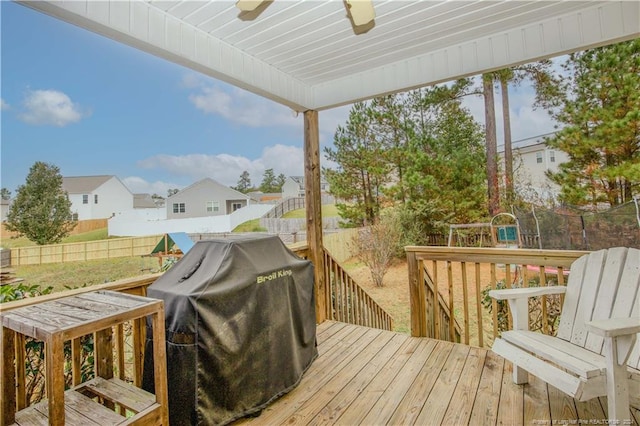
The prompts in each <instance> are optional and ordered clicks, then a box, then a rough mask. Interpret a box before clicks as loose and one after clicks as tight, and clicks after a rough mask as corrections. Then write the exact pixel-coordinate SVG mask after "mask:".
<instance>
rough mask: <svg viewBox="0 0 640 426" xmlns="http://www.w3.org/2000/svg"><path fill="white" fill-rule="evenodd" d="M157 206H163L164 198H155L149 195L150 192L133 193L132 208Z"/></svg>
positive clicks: (153, 207) (152, 207)
mask: <svg viewBox="0 0 640 426" xmlns="http://www.w3.org/2000/svg"><path fill="white" fill-rule="evenodd" d="M158 207H164V200H161V199H158V200H157V204H156V200H154V199H153V198H152V197H151V194H133V208H134V209H155V208H158Z"/></svg>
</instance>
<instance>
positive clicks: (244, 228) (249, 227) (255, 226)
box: [232, 219, 266, 232]
mask: <svg viewBox="0 0 640 426" xmlns="http://www.w3.org/2000/svg"><path fill="white" fill-rule="evenodd" d="M232 232H266V229H265V228H263V227H261V226H260V219H253V220H248V221H246V222H244V223H241V224H240V225H238V226H236V227H235V229H234V230H233V231H232Z"/></svg>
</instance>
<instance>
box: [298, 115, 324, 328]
mask: <svg viewBox="0 0 640 426" xmlns="http://www.w3.org/2000/svg"><path fill="white" fill-rule="evenodd" d="M319 151H320V130H319V127H318V111H313V110H309V111H305V112H304V189H305V209H306V216H307V242H308V244H309V251H310V252H311V261H312V262H313V266H314V275H315V291H316V321H317V322H318V323H321V322H323V321H324V320H326V319H327V317H328V316H329V314H328V299H329V296H330V295H329V291H328V289H327V283H326V282H325V279H324V255H323V244H322V213H321V208H322V206H321V202H320V152H319Z"/></svg>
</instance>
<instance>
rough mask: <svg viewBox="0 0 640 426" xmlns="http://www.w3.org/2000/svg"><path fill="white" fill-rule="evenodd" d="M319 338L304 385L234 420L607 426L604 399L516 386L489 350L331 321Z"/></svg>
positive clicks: (534, 384) (538, 385) (536, 384)
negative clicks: (580, 399)
mask: <svg viewBox="0 0 640 426" xmlns="http://www.w3.org/2000/svg"><path fill="white" fill-rule="evenodd" d="M317 335H318V352H319V357H318V358H317V359H316V360H315V361H314V363H313V365H312V366H311V367H310V368H309V370H308V371H307V372H306V373H305V375H304V377H303V379H302V381H301V382H300V384H299V386H298V387H297V388H295V389H294V390H292V391H291V392H290V393H288V394H287V395H284V396H283V397H282V398H280V399H278V400H277V401H275V402H274V403H273V404H271V405H270V406H269V407H267V408H266V409H265V410H264V411H263V412H262V414H261V415H260V416H259V417H256V418H253V419H243V420H241V421H239V422H236V424H243V425H244V424H249V423H253V424H258V425H275V424H301V425H312V424H321V425H327V424H338V425H383V424H392V425H467V424H468V425H485V424H486V425H495V424H505V425H522V424H524V425H532V424H533V425H536V424H538V425H552V424H576V425H585V424H587V425H589V424H592V425H593V424H606V421H605V420H603V419H606V414H605V413H606V398H600V399H593V400H591V401H588V402H578V401H575V400H574V399H573V398H571V397H568V396H567V395H565V394H563V393H562V392H560V391H559V390H557V389H555V388H554V387H552V386H547V385H546V384H545V383H543V382H541V381H539V380H536V379H535V378H533V377H532V378H531V381H530V383H529V384H528V385H525V386H518V385H515V384H513V383H512V381H511V364H510V363H509V362H505V361H504V360H503V359H502V358H500V357H499V356H497V355H495V354H494V353H493V352H491V351H488V350H485V349H479V348H474V347H469V346H465V345H460V344H454V343H449V342H443V341H438V340H432V339H426V338H414V337H410V336H408V335H406V334H400V333H393V332H388V331H382V330H377V329H371V328H366V327H360V326H354V325H349V324H344V323H338V322H332V321H327V322H324V323H323V324H321V325H320V326H319V327H318V332H317ZM632 415H633V416H634V418H633V421H634V422H633V423H632V424H634V425H638V423H639V422H640V411H638V410H632Z"/></svg>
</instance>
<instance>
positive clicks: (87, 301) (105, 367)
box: [0, 291, 168, 426]
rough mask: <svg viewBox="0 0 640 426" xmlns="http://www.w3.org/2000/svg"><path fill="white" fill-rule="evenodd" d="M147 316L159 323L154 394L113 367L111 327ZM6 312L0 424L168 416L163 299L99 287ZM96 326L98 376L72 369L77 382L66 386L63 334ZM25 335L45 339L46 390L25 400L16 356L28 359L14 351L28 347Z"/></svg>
mask: <svg viewBox="0 0 640 426" xmlns="http://www.w3.org/2000/svg"><path fill="white" fill-rule="evenodd" d="M146 316H150V317H151V321H152V326H153V341H154V347H153V352H154V377H155V394H152V393H149V392H146V391H144V390H142V389H140V388H138V387H136V386H133V385H132V384H130V383H127V382H125V381H124V380H121V379H119V378H116V377H114V375H113V348H112V345H111V344H112V327H114V326H117V325H118V324H122V323H123V322H125V321H130V320H139V319H144V318H145V317H146ZM0 320H1V322H2V328H1V330H2V332H1V335H0V338H1V341H2V352H1V354H2V359H1V360H0V374H1V375H2V389H0V390H1V392H0V425H8V424H12V423H14V422H15V424H17V425H21V424H29V425H36V424H51V425H63V424H65V423H66V424H75V425H92V424H94V425H101V426H104V425H121V424H122V425H125V424H126V425H135V424H145V425H150V424H164V425H167V424H168V404H167V374H166V354H165V332H164V303H163V301H162V300H156V299H150V298H146V297H141V296H134V295H129V294H124V293H117V292H112V291H97V292H91V293H84V294H79V295H74V296H69V297H63V298H59V299H56V300H51V301H47V302H43V303H39V304H34V305H29V306H25V307H21V308H16V309H12V310H10V311H7V312H3V313H0ZM91 333H94V358H95V373H96V377H95V378H93V379H91V380H88V381H86V382H83V383H79V381H80V380H79V378H78V377H75V376H74V383H75V386H73V387H71V388H70V389H68V390H66V391H65V380H64V363H65V357H64V342H66V341H69V340H72V341H73V340H74V339H78V338H80V337H81V336H85V335H87V334H91ZM24 336H27V337H31V338H34V339H36V340H40V341H43V342H44V343H45V361H46V375H45V378H46V384H45V389H46V396H47V399H45V400H43V401H41V402H39V403H36V404H34V405H31V406H26V407H25V405H26V401H25V398H24V395H16V394H19V393H20V392H24V383H25V381H24V380H25V378H24V368H23V366H21V365H16V364H17V362H14V360H16V359H17V360H24V357H23V356H21V355H20V356H17V357H14V354H20V352H21V351H23V350H24V347H18V348H16V346H17V345H16V341H18V342H21V343H24V341H25V339H24ZM16 349H17V351H16ZM72 362H73V363H78V362H79V360H77V359H73V360H72ZM14 379H15V380H14ZM16 384H17V385H16ZM16 407H17V408H18V410H19V411H17V412H16Z"/></svg>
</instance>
